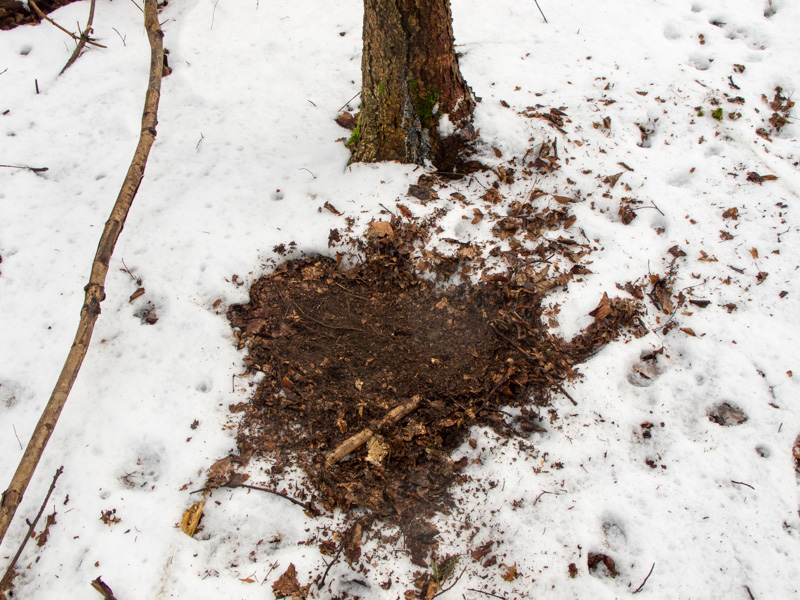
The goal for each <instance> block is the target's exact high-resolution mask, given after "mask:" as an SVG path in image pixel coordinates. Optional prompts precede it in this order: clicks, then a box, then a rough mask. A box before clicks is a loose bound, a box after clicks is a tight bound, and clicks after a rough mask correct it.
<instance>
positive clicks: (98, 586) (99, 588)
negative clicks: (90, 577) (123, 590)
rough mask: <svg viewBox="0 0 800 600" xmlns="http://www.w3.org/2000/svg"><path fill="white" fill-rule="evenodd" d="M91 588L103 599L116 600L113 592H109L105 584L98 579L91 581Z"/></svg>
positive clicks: (109, 589)
mask: <svg viewBox="0 0 800 600" xmlns="http://www.w3.org/2000/svg"><path fill="white" fill-rule="evenodd" d="M92 587H93V588H94V589H96V590H97V591H98V592H100V593H101V594H102V595H103V598H105V599H106V600H117V597H116V596H115V595H114V592H112V591H111V588H110V587H108V585H107V584H106V582H105V581H103V580H102V579H100V578H99V577H98V578H97V579H95V580H94V581H92Z"/></svg>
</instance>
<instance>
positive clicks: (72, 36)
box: [28, 0, 105, 48]
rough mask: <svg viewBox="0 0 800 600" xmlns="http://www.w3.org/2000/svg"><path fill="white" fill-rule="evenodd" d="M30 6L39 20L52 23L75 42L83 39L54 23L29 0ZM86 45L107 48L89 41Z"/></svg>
mask: <svg viewBox="0 0 800 600" xmlns="http://www.w3.org/2000/svg"><path fill="white" fill-rule="evenodd" d="M28 5H29V6H30V7H31V8H33V11H34V12H35V13H36V14H37V15H39V18H40V19H44V20H45V21H48V22H49V23H52V24H53V25H55V26H56V28H58V29H60V30H61V31H63V32H64V33H66V34H67V35H68V36H69V37H71V38H72V39H73V40H80V39H81V38H79V37H78V36H77V35H75V34H74V33H72V32H71V31H70V30H69V29H64V28H63V27H62V26H61V25H59V24H58V23H56V22H55V21H53V19H51V18H50V17H48V16H47V15H46V14H44V13H43V12H42V9H41V8H39V7H38V6H36V2H34V1H33V0H28ZM86 43H87V44H91V45H92V46H97V47H98V48H105V46H103V44H98V43H97V42H94V41H92V40H87V41H86Z"/></svg>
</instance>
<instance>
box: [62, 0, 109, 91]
mask: <svg viewBox="0 0 800 600" xmlns="http://www.w3.org/2000/svg"><path fill="white" fill-rule="evenodd" d="M94 3H95V0H92V3H91V4H90V5H89V18H88V19H87V21H86V28H85V29H84V30H83V33H81V37H80V39H79V40H78V45H77V46H75V51H74V52H73V53H72V56H70V57H69V60H68V61H67V64H65V65H64V68H63V69H61V72H60V73H59V75H63V74H64V71H66V70H67V69H69V68H70V67H71V66H72V65H73V63H74V62H75V61H76V60H78V59H79V58H80V56H81V52H83V49H84V48H85V47H86V44H87V43H88V42H89V41H91V40H90V38H89V34H90V33H91V32H92V31H93V30H92V22H93V21H94ZM117 33H119V32H117ZM123 41H124V40H123Z"/></svg>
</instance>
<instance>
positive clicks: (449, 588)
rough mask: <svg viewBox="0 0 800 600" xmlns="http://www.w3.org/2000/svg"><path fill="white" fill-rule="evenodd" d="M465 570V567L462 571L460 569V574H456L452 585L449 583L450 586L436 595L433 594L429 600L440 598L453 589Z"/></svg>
mask: <svg viewBox="0 0 800 600" xmlns="http://www.w3.org/2000/svg"><path fill="white" fill-rule="evenodd" d="M466 570H467V567H464V568H463V569H461V573H459V574H458V577H456V580H455V581H454V582H453V583H451V584H450V585H448V586H447V587H446V588H444V589H442V590H441V591H440V592H439V593H438V594H434V595H433V596H431V600H433V598H437V597H438V596H441V595H442V594H444V593H445V592H449V591H450V590H451V589H453V588H454V587H455V585H456V584H457V583H458V580H459V579H461V576H462V575H463V574H464V572H465V571H466Z"/></svg>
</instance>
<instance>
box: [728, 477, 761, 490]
mask: <svg viewBox="0 0 800 600" xmlns="http://www.w3.org/2000/svg"><path fill="white" fill-rule="evenodd" d="M731 483H735V484H736V485H745V486H747V487H749V488H750V489H751V490H754V491H755V489H756V488H754V487H753V486H752V485H750V484H749V483H744V482H743V481H734V480H733V479H731Z"/></svg>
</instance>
